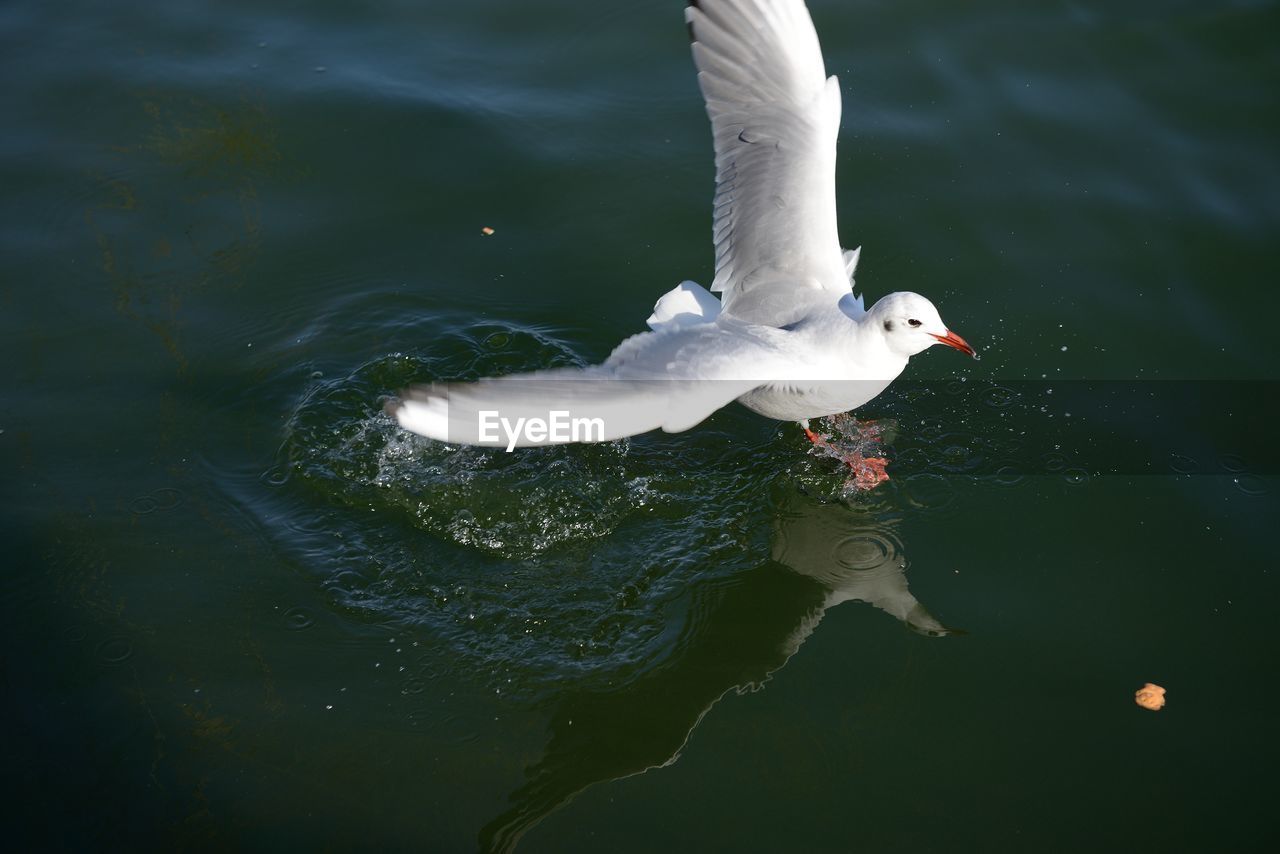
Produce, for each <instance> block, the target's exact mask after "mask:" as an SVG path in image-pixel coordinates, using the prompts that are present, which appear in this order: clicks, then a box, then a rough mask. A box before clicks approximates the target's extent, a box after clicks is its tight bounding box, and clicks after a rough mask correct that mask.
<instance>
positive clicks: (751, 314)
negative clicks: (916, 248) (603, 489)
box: [385, 0, 975, 465]
mask: <svg viewBox="0 0 1280 854" xmlns="http://www.w3.org/2000/svg"><path fill="white" fill-rule="evenodd" d="M685 20H686V22H687V24H688V28H689V33H690V37H691V40H692V48H693V60H694V64H695V65H696V67H697V71H698V84H699V87H700V88H701V90H702V96H703V99H704V101H705V102H706V108H707V115H708V116H709V117H710V119H711V128H712V132H713V136H714V142H715V162H716V188H715V198H714V203H713V210H714V214H713V234H714V243H715V278H714V280H713V281H712V283H711V290H710V291H708V290H707V289H706V288H704V287H702V286H701V285H698V284H696V283H694V282H691V281H685V282H681V283H680V284H679V285H678V286H677V287H676V288H674V289H673V290H671V291H670V292H669V293H667V294H665V295H664V296H663V297H662V298H661V299H659V300H658V302H657V304H656V305H655V306H654V309H653V314H652V315H650V317H649V318H648V321H647V325H648V326H649V331H647V332H641V333H639V334H636V335H633V336H631V337H630V338H627V339H626V340H624V341H623V342H622V343H621V344H620V345H618V347H617V348H616V349H615V350H614V351H613V353H612V354H610V356H609V357H608V358H607V359H605V361H604V362H602V363H600V364H598V365H591V366H588V367H582V368H558V369H549V370H541V371H534V372H532V373H524V374H515V375H510V376H504V377H497V378H491V379H482V380H479V381H476V382H465V383H464V382H446V383H432V384H428V385H419V386H413V387H410V388H408V389H406V390H404V391H403V392H401V395H400V397H398V398H393V399H391V400H389V401H387V403H386V407H385V409H386V411H387V412H388V414H390V415H391V416H392V417H393V418H394V419H395V420H396V421H397V422H398V423H399V425H400V426H401V427H403V428H404V429H406V430H409V431H412V432H414V433H418V434H420V435H423V436H427V437H430V438H432V439H437V440H440V441H443V442H447V443H451V444H468V445H489V446H499V447H505V448H506V450H508V451H511V450H514V449H515V448H517V447H526V446H536V445H548V444H556V443H561V442H600V441H611V440H615V439H620V438H623V437H626V436H632V435H635V434H638V433H644V432H647V431H649V430H654V429H658V428H661V429H662V430H665V431H667V432H672V433H674V432H680V431H683V430H688V429H690V428H691V427H694V426H695V425H697V424H698V423H700V422H701V421H703V420H704V419H706V418H707V417H708V416H709V415H711V414H712V413H713V412H715V411H716V410H718V409H720V408H721V407H724V406H726V405H728V404H729V403H731V402H733V401H735V400H736V401H738V402H739V403H741V404H742V405H744V406H746V407H747V408H748V409H750V410H752V411H753V412H756V413H759V414H760V415H763V416H765V417H766V418H772V419H777V420H783V421H796V422H799V424H800V426H801V427H802V428H803V429H804V431H805V435H806V436H808V437H809V439H810V440H811V441H813V442H814V443H815V444H821V442H822V439H821V437H819V436H818V435H817V434H816V433H814V432H813V431H812V430H810V428H809V420H810V419H814V418H820V417H824V416H828V415H834V414H837V413H842V412H848V411H850V410H853V409H856V408H858V407H860V406H862V405H863V404H865V403H867V402H868V401H869V400H871V399H872V398H874V397H875V396H876V395H878V394H880V392H882V391H884V389H885V388H887V387H888V386H889V384H890V383H891V382H892V381H893V380H894V379H895V378H896V377H897V376H898V375H899V374H901V373H902V371H903V369H904V368H905V367H906V366H907V360H908V359H909V358H910V357H911V356H914V355H916V354H917V353H920V352H922V351H924V350H926V349H928V348H929V347H932V346H934V345H935V344H943V345H946V346H948V347H953V348H955V349H956V350H959V351H961V352H963V353H966V354H968V355H970V356H974V355H975V354H974V350H973V348H972V347H970V346H969V345H968V344H967V343H966V342H965V340H964V339H963V338H961V337H960V336H959V335H957V334H956V333H954V332H952V331H951V330H950V329H948V328H947V325H946V324H945V323H943V322H942V318H941V316H940V315H939V314H938V310H937V309H936V308H934V306H933V303H931V302H930V301H929V300H928V299H926V298H925V297H923V296H920V295H919V294H915V293H910V292H906V291H900V292H897V293H891V294H888V295H886V296H884V297H881V298H880V299H879V300H877V301H876V303H875V304H874V305H872V306H871V307H870V308H865V307H864V303H863V299H862V296H860V295H859V296H855V295H854V293H853V284H854V272H855V271H856V269H857V266H858V258H859V255H860V252H861V247H859V248H858V249H854V250H852V251H845V250H843V249H842V248H841V245H840V239H839V236H838V234H837V230H836V193H835V167H836V137H837V135H838V133H839V129H840V89H839V84H838V81H837V80H836V78H835V77H834V76H831V77H828V76H827V74H826V69H825V67H824V65H823V61H822V49H821V46H820V45H819V43H818V35H817V32H816V31H815V30H814V27H813V21H812V19H811V18H810V17H809V10H808V9H807V8H806V7H805V5H804V2H803V0H695V2H692V3H691V4H690V5H689V6H688V7H687V8H686V9H685ZM716 294H718V295H719V298H718V299H717V297H716ZM851 465H852V463H851Z"/></svg>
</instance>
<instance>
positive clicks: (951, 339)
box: [929, 329, 977, 356]
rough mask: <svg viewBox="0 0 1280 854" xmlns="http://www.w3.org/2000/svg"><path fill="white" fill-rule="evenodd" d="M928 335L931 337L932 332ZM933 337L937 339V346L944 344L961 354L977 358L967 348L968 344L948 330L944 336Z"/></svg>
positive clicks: (971, 350)
mask: <svg viewBox="0 0 1280 854" xmlns="http://www.w3.org/2000/svg"><path fill="white" fill-rule="evenodd" d="M929 334H930V335H933V333H932V332H930V333H929ZM933 337H934V338H937V339H938V343H939V344H946V345H947V346H948V347H955V348H956V349H957V350H959V351H960V352H961V353H965V354H968V355H970V356H977V354H976V353H974V352H973V348H972V347H970V346H969V342H968V341H966V340H964V339H963V338H961V337H960V336H959V335H957V334H955V333H954V332H952V331H951V330H950V329H948V330H947V334H946V335H933Z"/></svg>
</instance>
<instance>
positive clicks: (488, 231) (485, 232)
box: [480, 225, 493, 237]
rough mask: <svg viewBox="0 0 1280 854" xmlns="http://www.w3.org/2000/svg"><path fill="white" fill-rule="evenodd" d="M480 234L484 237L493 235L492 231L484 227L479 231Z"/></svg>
mask: <svg viewBox="0 0 1280 854" xmlns="http://www.w3.org/2000/svg"><path fill="white" fill-rule="evenodd" d="M480 233H481V234H483V235H484V236H485V237H491V236H492V235H493V229H492V228H490V227H489V226H487V225H486V226H485V227H484V228H482V229H480Z"/></svg>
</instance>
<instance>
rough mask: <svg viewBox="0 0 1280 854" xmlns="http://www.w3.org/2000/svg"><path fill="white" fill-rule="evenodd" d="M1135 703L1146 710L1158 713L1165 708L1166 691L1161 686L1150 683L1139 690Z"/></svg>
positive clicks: (1134, 696)
mask: <svg viewBox="0 0 1280 854" xmlns="http://www.w3.org/2000/svg"><path fill="white" fill-rule="evenodd" d="M1133 699H1134V702H1136V703H1137V704H1138V705H1139V706H1142V708H1144V709H1150V710H1151V711H1153V712H1158V711H1160V710H1161V709H1163V708H1164V689H1163V688H1161V687H1160V686H1159V685H1156V684H1154V683H1152V682H1148V683H1147V684H1146V685H1143V686H1142V687H1141V688H1139V689H1138V691H1137V693H1135V694H1134V695H1133Z"/></svg>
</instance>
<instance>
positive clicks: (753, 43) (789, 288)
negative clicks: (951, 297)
mask: <svg viewBox="0 0 1280 854" xmlns="http://www.w3.org/2000/svg"><path fill="white" fill-rule="evenodd" d="M685 16H686V19H687V20H688V22H689V29H690V33H691V35H692V37H693V40H694V41H693V59H694V63H695V65H696V66H697V68H698V83H699V85H700V86H701V88H702V95H703V98H704V99H705V100H706V104H707V114H708V116H710V118H711V127H712V131H713V134H714V137H715V151H716V195H715V215H714V221H713V229H714V235H715V238H714V239H715V246H716V275H715V281H714V282H713V283H712V286H711V289H712V290H713V291H719V292H721V293H722V300H723V302H724V311H725V313H726V314H727V315H730V316H733V317H737V318H739V319H741V320H745V321H748V322H751V323H760V324H768V325H772V326H783V325H785V324H787V323H790V322H791V321H792V320H794V319H795V316H796V311H797V308H798V307H799V308H803V307H804V306H805V304H807V303H811V302H812V301H813V300H814V299H815V298H820V297H822V296H824V294H823V292H824V291H825V292H828V293H830V294H831V295H833V296H835V297H836V298H837V299H838V298H839V297H840V296H842V295H844V294H847V293H849V292H850V287H849V277H848V275H847V274H846V272H845V265H844V259H843V257H842V253H841V249H840V241H839V237H838V235H837V232H836V197H835V167H836V136H837V134H838V132H839V129H840V90H839V87H838V84H837V81H836V78H835V77H830V78H828V77H827V76H826V70H825V68H824V67H823V63H822V49H821V47H820V46H819V44H818V36H817V33H816V32H814V29H813V21H812V20H811V19H810V17H809V11H808V9H806V8H805V5H804V3H803V2H802V0H695V2H694V3H693V5H691V6H690V7H689V8H688V9H686V10H685Z"/></svg>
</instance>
